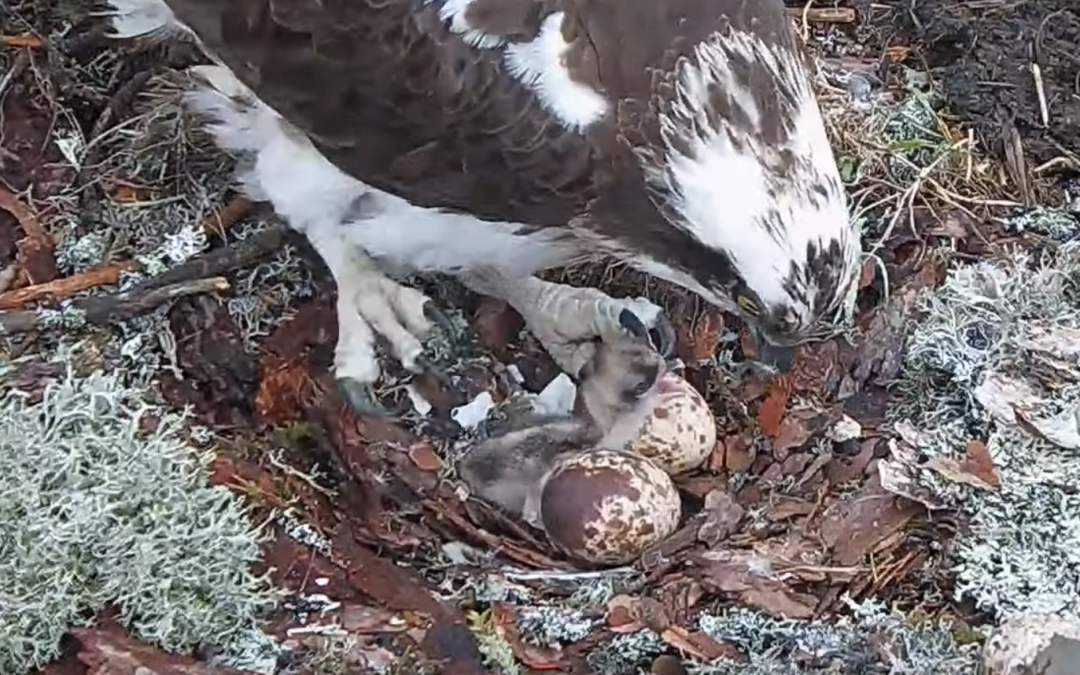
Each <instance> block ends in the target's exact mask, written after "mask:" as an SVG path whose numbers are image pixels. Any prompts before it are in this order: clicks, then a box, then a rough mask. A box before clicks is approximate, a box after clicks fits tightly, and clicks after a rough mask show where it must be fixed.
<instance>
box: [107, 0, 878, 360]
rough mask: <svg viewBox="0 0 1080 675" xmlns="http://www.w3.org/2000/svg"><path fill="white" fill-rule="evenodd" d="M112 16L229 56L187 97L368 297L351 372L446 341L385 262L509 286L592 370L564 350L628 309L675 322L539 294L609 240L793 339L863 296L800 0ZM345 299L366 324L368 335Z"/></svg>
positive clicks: (645, 266) (253, 0)
mask: <svg viewBox="0 0 1080 675" xmlns="http://www.w3.org/2000/svg"><path fill="white" fill-rule="evenodd" d="M113 5H114V6H115V7H116V9H117V12H115V14H114V17H113V22H114V26H115V28H116V29H117V31H118V33H120V34H121V35H131V34H139V33H147V32H149V31H151V30H157V31H159V32H160V31H162V30H170V28H168V27H169V26H171V27H172V28H171V29H172V30H177V29H180V30H183V29H182V28H179V27H183V26H186V27H187V30H189V31H190V32H191V33H192V34H194V35H195V36H197V38H198V40H199V41H200V42H201V44H202V45H203V46H204V47H205V49H206V50H207V52H208V53H209V54H210V55H212V57H213V58H214V59H216V60H217V61H218V62H219V63H220V64H221V66H222V67H216V68H215V67H211V68H202V69H200V74H201V75H202V76H203V78H204V79H205V80H206V81H207V83H208V84H209V86H208V87H205V88H203V89H202V90H201V91H199V92H197V93H195V94H194V95H193V96H192V97H191V98H190V103H191V104H192V106H193V107H194V108H195V109H196V110H199V111H201V112H204V113H208V114H210V115H211V116H212V117H214V118H216V119H217V121H218V124H217V125H216V126H215V133H216V135H217V137H218V140H219V143H220V144H221V145H222V146H223V147H224V148H226V149H229V150H232V151H235V152H238V153H241V154H246V155H248V156H249V160H250V161H249V163H248V166H249V169H248V170H247V171H246V172H245V174H244V175H243V176H242V177H241V179H242V182H243V184H244V185H245V186H246V187H247V189H248V192H249V193H251V194H252V195H253V196H256V197H258V198H264V199H269V200H270V201H271V202H273V204H274V206H275V208H276V209H277V211H278V212H279V213H280V214H281V215H282V216H283V217H285V218H286V219H287V220H289V222H290V223H291V224H292V225H293V226H294V227H297V229H300V230H302V231H304V232H306V233H307V234H308V236H309V238H311V239H312V243H313V244H314V245H315V248H316V249H317V250H318V251H319V252H320V254H321V255H322V256H323V257H324V259H326V261H327V264H328V266H329V267H330V269H331V270H332V271H333V272H334V275H335V278H336V279H337V281H338V286H339V291H341V290H345V291H346V295H350V296H356V297H359V298H360V300H356V297H354V298H353V300H352V301H349V300H347V301H346V302H345V305H349V304H350V302H351V304H352V305H356V307H354V308H352V309H351V310H350V308H349V307H347V306H343V305H341V304H339V318H341V321H342V330H343V333H345V332H348V333H349V334H354V335H360V338H349V337H348V336H346V335H344V334H343V337H342V340H343V341H348V340H352V344H347V345H342V344H339V350H338V370H339V373H341V372H342V371H348V372H347V373H346V375H348V376H350V377H355V378H356V379H359V380H366V381H370V380H371V379H373V377H374V376H375V375H377V367H375V369H374V371H372V370H371V369H370V368H367V369H365V367H360V366H359V365H357V364H358V363H359V362H360V361H362V360H363V359H367V358H368V357H367V356H364V357H363V358H362V359H358V358H352V357H350V354H352V355H353V356H355V355H356V354H359V353H361V352H364V349H365V348H364V344H367V343H370V342H371V341H370V340H368V335H373V334H374V333H381V334H382V335H384V336H386V337H388V338H390V342H391V344H393V345H395V350H396V351H397V355H398V356H399V358H401V359H402V360H403V362H406V364H407V365H408V363H409V362H411V361H414V360H415V356H416V354H417V353H418V350H419V343H418V342H416V341H415V340H414V339H413V340H411V341H410V338H411V335H413V334H417V333H422V332H423V331H424V330H426V324H425V320H424V317H423V316H422V313H421V311H420V309H419V308H420V307H422V306H423V304H424V301H425V299H424V298H423V297H422V296H419V295H418V294H416V295H411V294H410V293H409V292H408V291H410V290H411V289H404V291H401V288H402V287H399V286H397V285H396V284H395V283H394V282H390V281H389V280H384V281H385V283H384V281H380V280H377V278H376V276H375V275H376V273H375V272H373V268H374V265H375V263H376V262H377V263H378V264H379V265H380V266H381V265H387V266H391V267H394V268H403V269H405V270H410V271H419V272H423V271H442V272H450V273H455V274H458V275H459V276H460V277H461V278H462V280H463V281H465V283H466V284H468V285H470V286H472V287H473V288H474V289H476V290H479V291H481V292H487V293H492V294H496V295H500V296H501V297H503V298H504V299H506V300H508V301H509V302H510V303H511V304H512V305H514V306H515V307H516V308H517V309H518V310H519V311H521V312H522V313H523V314H524V315H525V318H526V321H527V323H528V324H529V325H530V328H533V329H534V331H535V332H537V333H538V334H539V335H540V337H541V339H542V340H544V341H545V344H547V345H548V346H549V348H553V347H554V349H553V355H555V356H556V359H557V360H558V361H559V362H560V365H562V366H563V367H564V368H566V369H568V370H572V371H575V372H576V370H577V369H578V368H580V366H581V365H582V364H583V363H584V362H586V361H587V360H588V355H587V354H585V355H578V354H577V353H576V352H575V351H574V350H573V349H567V350H565V353H560V349H559V348H560V346H561V345H563V344H569V343H573V342H576V341H577V340H580V339H584V338H588V337H596V336H597V335H599V336H600V337H604V336H605V334H608V335H610V334H614V333H616V332H618V331H619V330H620V324H622V323H625V318H626V317H625V314H624V310H629V311H631V313H632V314H634V315H635V316H636V317H637V318H638V319H640V321H641V322H643V323H645V324H646V325H647V326H649V327H653V326H655V325H657V324H658V323H662V320H663V319H662V316H661V315H660V312H659V310H658V308H656V307H655V306H654V305H652V304H651V303H648V302H647V301H644V300H641V299H637V300H633V301H624V300H614V299H611V298H608V297H606V296H601V295H600V294H598V293H596V292H591V293H585V295H586V296H587V297H586V300H587V302H585V303H584V304H582V303H578V304H577V305H576V307H577V309H576V314H575V311H570V310H569V309H568V308H569V307H570V306H571V305H572V304H573V303H569V302H562V303H561V305H560V307H562V308H563V310H565V311H562V312H561V313H559V314H557V313H556V312H555V311H554V310H553V309H552V308H551V306H549V305H544V304H538V303H539V302H540V300H544V302H548V301H552V302H554V301H555V300H559V299H563V300H566V299H568V298H571V297H576V296H573V291H571V290H569V289H566V288H565V287H560V286H554V285H550V284H545V283H544V282H540V281H539V280H537V279H535V278H533V277H532V276H531V275H533V274H534V273H536V272H538V271H541V270H544V269H547V268H550V267H554V266H559V265H564V264H567V263H571V262H576V261H580V260H584V259H588V258H590V257H592V256H595V255H598V254H605V255H612V256H615V257H617V258H619V259H622V260H624V261H626V262H629V263H631V264H633V265H635V266H637V267H638V268H640V269H642V270H643V271H645V272H649V273H652V274H655V275H657V276H660V277H663V278H666V279H668V280H670V281H672V282H674V283H677V284H679V285H682V286H684V287H686V288H688V289H690V290H691V291H694V292H696V293H697V294H699V295H701V296H702V297H703V298H705V299H706V300H708V301H710V302H712V303H714V304H716V305H718V306H720V307H722V308H725V309H728V310H730V311H736V312H739V313H740V314H742V315H743V316H744V318H746V319H747V320H748V321H750V323H751V324H752V325H753V326H755V327H756V328H758V329H759V332H760V333H761V334H762V336H763V337H764V338H765V339H766V341H767V342H769V343H772V344H776V345H784V346H786V345H791V344H794V343H797V342H799V341H801V340H802V339H804V338H805V336H806V335H807V332H808V331H809V330H810V329H811V327H812V326H813V324H814V323H815V322H817V321H819V320H820V319H822V318H824V317H827V316H829V315H830V314H831V313H832V312H835V311H837V310H839V309H841V308H842V307H843V306H844V305H845V302H846V300H847V299H848V298H849V290H850V289H851V286H852V282H853V280H854V278H855V273H856V271H857V269H858V254H859V242H858V236H857V233H856V231H855V230H854V228H853V226H852V224H851V222H850V220H849V218H848V214H847V209H846V204H845V199H844V195H843V190H842V186H841V184H840V178H839V175H838V172H837V170H836V167H835V163H834V161H833V155H832V151H831V149H830V147H829V144H828V140H827V138H826V135H825V129H824V125H823V123H822V120H821V115H820V112H819V110H818V107H817V103H816V101H815V99H814V96H813V93H812V91H811V88H810V83H809V80H808V77H807V75H806V72H805V68H804V65H803V62H802V56H801V52H800V47H799V45H798V43H797V42H796V39H795V36H794V35H793V33H792V31H791V29H790V26H789V25H788V20H787V19H786V17H785V15H784V11H783V6H782V3H781V0H757V1H751V0H666V1H665V2H653V1H651V0H545V1H538V0H114V1H113ZM233 76H235V79H233ZM241 82H242V83H243V84H242V85H241V84H240V83H241ZM248 90H250V92H249V91H248ZM252 93H253V95H252ZM256 97H257V98H256ZM297 130H299V131H300V132H302V134H301V133H297ZM309 139H310V140H309ZM349 252H352V253H355V252H359V253H358V254H357V255H359V262H357V257H356V256H355V255H353V257H350V255H352V253H349ZM351 268H358V269H359V272H357V271H356V270H352V271H350V270H351ZM343 286H345V287H346V288H345V289H343V288H342V287H343ZM399 291H400V292H399ZM399 295H403V296H404V298H405V299H404V300H401V301H400V302H399V301H398V300H396V298H397V297H398V296H399ZM375 296H381V298H382V300H378V301H371V302H368V307H367V308H366V309H365V308H364V307H363V302H361V300H363V299H368V300H371V298H373V297H375ZM555 304H559V303H555ZM373 305H377V307H373ZM349 311H352V312H353V313H356V312H357V311H358V312H359V315H360V317H361V319H362V321H361V323H366V327H365V326H360V325H359V324H356V323H355V322H353V321H352V319H349V321H350V322H351V323H350V324H349V326H348V331H346V326H345V323H346V318H344V317H341V315H342V314H343V313H345V314H348V312H349ZM395 316H396V317H397V319H396V320H395V319H394V317H395ZM620 318H621V319H623V320H622V321H620ZM391 324H394V325H391ZM365 330H366V331H367V334H365ZM388 333H389V334H388ZM590 333H592V334H591V335H590ZM365 340H366V341H367V342H365ZM362 343H363V344H362ZM368 351H370V345H368Z"/></svg>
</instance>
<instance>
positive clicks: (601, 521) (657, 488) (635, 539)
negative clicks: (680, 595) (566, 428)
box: [539, 449, 682, 565]
mask: <svg viewBox="0 0 1080 675" xmlns="http://www.w3.org/2000/svg"><path fill="white" fill-rule="evenodd" d="M539 511H540V513H539V521H540V524H541V525H542V527H543V529H544V531H545V532H546V533H547V535H548V538H549V539H550V540H551V542H552V543H553V544H554V545H555V546H557V547H558V548H559V549H561V550H562V551H564V552H565V553H567V554H568V555H570V556H572V557H575V558H579V559H581V560H584V561H586V562H590V563H593V564H598V565H622V564H625V563H628V562H630V561H632V560H634V559H635V558H637V557H638V556H639V555H641V553H642V552H643V551H644V550H645V549H647V548H648V547H649V546H652V545H653V544H655V543H657V542H659V541H661V540H662V539H664V538H665V537H667V536H669V535H670V534H671V533H672V532H674V531H675V529H676V528H677V527H678V526H679V518H680V517H681V516H682V502H681V501H680V499H679V493H678V491H677V490H676V489H675V484H674V483H673V482H672V481H671V477H670V476H669V475H668V474H667V473H665V472H664V470H663V469H661V468H660V467H659V466H658V465H656V464H654V463H653V462H651V461H649V460H647V459H645V458H644V457H641V456H638V455H633V454H630V453H627V452H620V451H618V450H603V449H594V450H587V451H584V452H581V453H573V454H568V455H564V456H562V457H561V458H559V460H558V461H557V462H556V463H555V465H554V466H553V468H552V469H551V471H550V472H549V473H548V475H547V476H546V478H545V480H544V485H543V488H542V490H541V493H540V509H539Z"/></svg>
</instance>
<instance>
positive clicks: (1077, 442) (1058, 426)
mask: <svg viewBox="0 0 1080 675" xmlns="http://www.w3.org/2000/svg"><path fill="white" fill-rule="evenodd" d="M1013 413H1014V414H1015V415H1016V424H1017V426H1019V427H1020V428H1021V429H1023V430H1024V431H1026V432H1027V433H1029V434H1031V435H1032V436H1034V437H1035V438H1038V439H1041V440H1043V441H1046V442H1047V443H1052V444H1053V445H1056V446H1058V447H1059V448H1065V449H1066V450H1080V406H1078V407H1075V408H1073V409H1071V410H1065V411H1062V412H1060V413H1058V414H1057V415H1054V416H1053V417H1046V418H1043V419H1032V418H1030V417H1028V416H1027V415H1026V414H1024V413H1023V412H1022V411H1021V410H1020V408H1019V407H1017V406H1013Z"/></svg>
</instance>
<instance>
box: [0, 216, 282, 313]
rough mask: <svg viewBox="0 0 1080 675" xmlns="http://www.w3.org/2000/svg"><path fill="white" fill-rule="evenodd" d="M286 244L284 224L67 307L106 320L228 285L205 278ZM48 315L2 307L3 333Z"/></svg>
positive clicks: (214, 278)
mask: <svg viewBox="0 0 1080 675" xmlns="http://www.w3.org/2000/svg"><path fill="white" fill-rule="evenodd" d="M284 244H285V229H284V228H281V227H275V228H270V229H267V230H263V231H262V232H257V233H255V234H254V235H252V236H251V237H248V238H247V239H245V240H244V241H242V242H240V243H239V244H237V245H235V246H231V247H229V248H222V249H218V250H216V251H211V252H209V253H207V254H205V255H202V256H199V257H198V258H194V259H192V260H189V261H188V262H186V263H184V264H182V265H177V266H176V267H174V268H172V269H170V270H168V271H166V272H164V273H162V274H159V275H158V276H156V277H153V278H151V279H147V280H146V281H143V282H142V283H140V284H138V285H136V286H135V287H133V288H131V289H130V290H128V291H125V292H122V293H115V294H112V295H105V296H101V297H96V298H80V299H78V300H75V301H73V302H72V305H71V307H70V308H68V309H66V310H64V311H67V312H71V313H72V315H73V316H74V315H81V317H80V319H81V320H82V321H83V322H85V323H89V324H95V325H103V324H108V323H111V322H115V321H122V320H124V319H127V318H131V317H132V316H136V315H138V314H141V313H145V312H148V311H150V310H152V309H154V308H155V307H157V306H158V305H161V304H163V303H165V302H168V301H169V300H171V299H173V298H178V297H181V296H184V295H193V294H197V293H205V292H208V291H211V290H224V289H226V288H228V282H227V281H225V280H224V279H220V281H221V283H223V284H224V286H220V287H219V286H214V287H212V288H207V287H206V284H207V283H209V282H210V281H213V282H214V283H215V284H217V281H218V278H219V275H221V274H224V273H225V272H228V271H230V270H234V269H238V268H241V267H246V266H247V265H250V264H251V263H253V262H255V261H256V260H258V259H260V258H262V257H263V256H266V255H268V254H269V253H272V252H273V251H276V250H278V249H280V248H281V247H282V246H283V245H284ZM206 277H211V279H207V278H206ZM200 284H202V285H200ZM193 289H194V290H193ZM46 316H47V314H46V313H45V312H42V311H40V310H26V311H13V312H0V333H7V334H15V333H25V332H27V331H31V330H38V329H42V328H49V327H51V326H49V324H48V321H47V320H46V319H45V317H46Z"/></svg>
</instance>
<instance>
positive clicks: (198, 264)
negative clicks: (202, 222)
mask: <svg viewBox="0 0 1080 675" xmlns="http://www.w3.org/2000/svg"><path fill="white" fill-rule="evenodd" d="M284 245H285V228H283V227H271V228H268V229H265V230H263V231H262V232H256V233H255V234H253V235H251V236H250V237H248V238H247V239H245V240H243V241H241V242H239V243H238V244H236V245H234V246H230V247H228V248H220V249H218V250H216V251H210V252H209V253H205V254H203V255H201V256H199V257H197V258H192V259H191V260H189V261H187V262H186V263H183V264H182V265H177V266H176V267H173V268H172V269H170V270H166V271H165V272H162V273H161V274H159V275H157V276H156V277H153V278H152V279H147V280H146V281H144V282H142V283H140V284H139V285H138V286H136V287H135V288H134V289H133V290H137V291H138V290H146V289H150V288H156V287H159V286H164V285H166V284H172V283H176V282H178V281H185V280H188V279H192V278H196V277H209V276H217V275H220V274H225V273H226V272H229V271H232V270H235V269H239V268H241V267H247V266H248V265H250V264H251V263H253V262H255V261H257V260H259V259H260V258H262V257H264V256H266V255H268V254H270V253H273V252H274V251H277V250H278V249H280V248H281V247H282V246H284Z"/></svg>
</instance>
